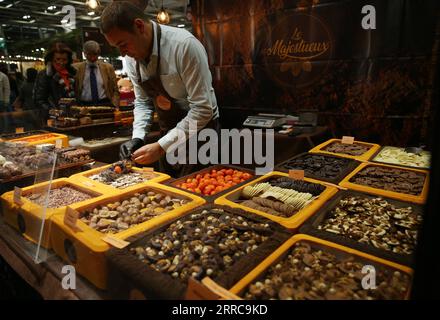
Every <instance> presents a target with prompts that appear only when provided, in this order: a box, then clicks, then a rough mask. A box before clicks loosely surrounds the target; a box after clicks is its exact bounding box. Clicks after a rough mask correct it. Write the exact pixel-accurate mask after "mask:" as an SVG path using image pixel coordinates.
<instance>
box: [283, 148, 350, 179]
mask: <svg viewBox="0 0 440 320" xmlns="http://www.w3.org/2000/svg"><path fill="white" fill-rule="evenodd" d="M352 163H353V161H352V160H350V159H347V158H338V157H332V156H327V155H320V154H313V153H306V154H303V155H301V156H299V157H296V158H294V159H291V160H288V161H287V162H285V163H283V165H282V167H283V169H286V170H304V173H305V175H306V176H309V177H315V178H317V179H322V180H334V179H340V178H342V177H341V175H342V174H343V173H344V172H345V171H346V170H347V168H348V167H349V166H351V165H352ZM338 182H339V181H338Z"/></svg>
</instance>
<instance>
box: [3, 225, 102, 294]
mask: <svg viewBox="0 0 440 320" xmlns="http://www.w3.org/2000/svg"><path fill="white" fill-rule="evenodd" d="M25 246H27V247H30V248H32V247H33V251H34V252H35V251H36V244H34V243H32V242H30V241H28V240H26V239H25V238H23V237H22V236H21V234H20V233H19V232H18V231H16V230H14V229H13V228H12V227H11V226H8V225H6V224H5V223H4V222H3V221H2V219H1V218H0V255H1V257H2V258H3V259H4V261H5V263H7V264H8V265H9V268H8V269H9V270H10V269H12V270H10V271H9V272H15V273H17V274H18V276H19V277H21V278H22V279H24V281H25V282H26V283H27V284H29V285H30V286H31V287H32V289H34V290H35V291H37V292H38V294H39V295H41V297H42V298H43V299H48V300H58V299H59V300H91V299H93V300H102V299H109V298H110V297H109V295H108V294H107V293H106V292H104V291H101V290H98V289H97V288H96V287H94V286H93V285H92V284H90V282H88V281H87V280H85V279H84V278H82V277H81V276H80V275H78V274H76V288H75V289H71V290H65V289H63V287H62V286H61V283H62V280H63V278H64V277H65V276H66V274H65V273H62V271H63V267H64V266H65V265H66V263H65V262H63V261H62V260H61V258H59V257H57V256H55V255H54V256H51V257H49V258H47V259H46V261H44V262H42V263H40V264H35V263H34V257H31V256H29V255H28V254H26V253H25V252H24V251H23V249H22V248H23V247H25ZM0 265H1V264H0ZM1 267H3V265H1ZM2 270H3V268H2ZM7 272H8V271H6V276H7V275H8V273H7ZM17 298H23V297H17Z"/></svg>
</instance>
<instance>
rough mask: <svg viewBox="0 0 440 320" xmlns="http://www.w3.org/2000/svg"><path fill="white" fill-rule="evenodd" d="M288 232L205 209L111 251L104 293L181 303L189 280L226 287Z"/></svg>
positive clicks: (236, 213)
mask: <svg viewBox="0 0 440 320" xmlns="http://www.w3.org/2000/svg"><path fill="white" fill-rule="evenodd" d="M289 236H290V233H289V232H287V231H286V230H285V229H283V228H282V227H280V226H278V225H276V224H274V223H272V222H270V221H269V220H267V219H265V218H262V217H258V216H256V215H253V214H251V213H248V212H245V211H243V210H240V209H234V208H231V207H227V206H218V205H207V206H204V207H200V208H198V209H194V210H193V211H191V212H189V213H188V214H186V215H185V216H184V217H182V218H180V219H177V220H174V221H171V222H169V223H167V224H166V225H163V226H161V227H160V228H158V229H156V230H154V231H152V232H149V233H147V234H144V235H141V236H138V237H137V238H136V240H135V241H134V242H132V244H131V245H130V246H129V247H127V248H125V249H124V250H114V249H111V250H109V251H108V252H107V257H108V259H109V262H110V266H111V270H112V271H111V276H110V277H109V279H110V281H113V283H112V284H111V285H109V288H113V290H115V291H116V292H115V294H117V295H118V297H126V296H127V295H128V293H129V291H130V290H132V289H137V290H139V291H141V292H142V293H143V294H144V296H145V297H147V298H154V299H182V298H183V297H184V295H185V292H186V289H187V284H188V280H189V278H190V277H193V278H195V279H197V280H201V279H202V278H204V277H205V276H209V277H211V278H212V279H213V280H214V281H216V282H217V283H219V284H220V285H222V286H223V287H225V288H229V287H231V286H232V285H233V284H234V283H236V282H237V281H238V280H239V279H241V278H242V277H243V276H244V275H245V274H246V273H248V272H249V271H250V270H252V269H253V268H254V267H255V266H256V265H257V264H258V263H259V262H260V261H262V260H263V259H264V258H265V257H266V256H268V255H269V254H270V253H272V252H273V251H274V250H276V248H278V247H279V246H280V245H281V244H282V243H283V242H284V241H286V240H287V239H288V237H289Z"/></svg>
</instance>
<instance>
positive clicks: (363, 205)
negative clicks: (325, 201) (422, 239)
mask: <svg viewBox="0 0 440 320" xmlns="http://www.w3.org/2000/svg"><path fill="white" fill-rule="evenodd" d="M422 220H423V218H422V216H421V214H420V213H419V212H416V211H415V210H414V209H413V207H411V206H408V207H401V206H398V205H393V204H392V203H390V202H389V201H387V200H385V199H383V198H380V197H367V196H348V197H345V198H343V199H342V200H341V201H340V202H339V203H338V205H337V206H336V207H335V208H334V209H333V210H331V211H330V212H329V213H328V215H327V217H326V218H325V219H324V220H323V221H322V222H321V223H320V224H319V226H318V229H319V230H324V231H326V232H331V233H333V234H337V235H340V236H342V237H346V238H349V239H351V240H354V241H357V242H359V243H365V244H368V245H370V246H373V247H375V248H378V249H382V250H386V251H391V252H393V253H397V254H404V255H410V254H412V253H413V252H414V250H415V246H416V243H417V232H418V230H419V228H420V226H421V223H422Z"/></svg>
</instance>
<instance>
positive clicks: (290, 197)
mask: <svg viewBox="0 0 440 320" xmlns="http://www.w3.org/2000/svg"><path fill="white" fill-rule="evenodd" d="M323 183H324V182H320V181H318V180H314V179H310V178H305V179H304V180H295V179H292V178H290V177H289V176H288V175H287V174H285V173H282V172H279V171H274V172H271V173H269V174H267V175H265V176H262V177H259V178H258V179H256V180H254V181H251V182H250V183H248V184H246V185H244V186H242V187H240V188H239V189H237V190H233V191H231V192H229V193H228V194H226V195H223V196H221V197H220V198H218V199H216V200H215V203H216V204H221V205H228V206H231V207H235V208H241V209H243V210H248V211H250V212H253V213H256V214H257V215H261V216H263V217H266V218H268V219H270V220H272V221H275V222H277V223H279V224H281V225H282V226H284V227H286V228H288V229H291V230H297V229H298V228H299V227H300V226H301V225H302V223H304V221H305V220H307V219H308V218H309V217H310V216H311V215H312V214H313V213H315V212H316V210H317V209H318V208H320V207H321V206H322V205H323V204H324V203H325V202H326V201H327V200H328V199H329V198H331V197H332V196H333V195H334V194H335V193H336V192H337V189H336V188H335V187H333V186H327V185H324V184H323Z"/></svg>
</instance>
